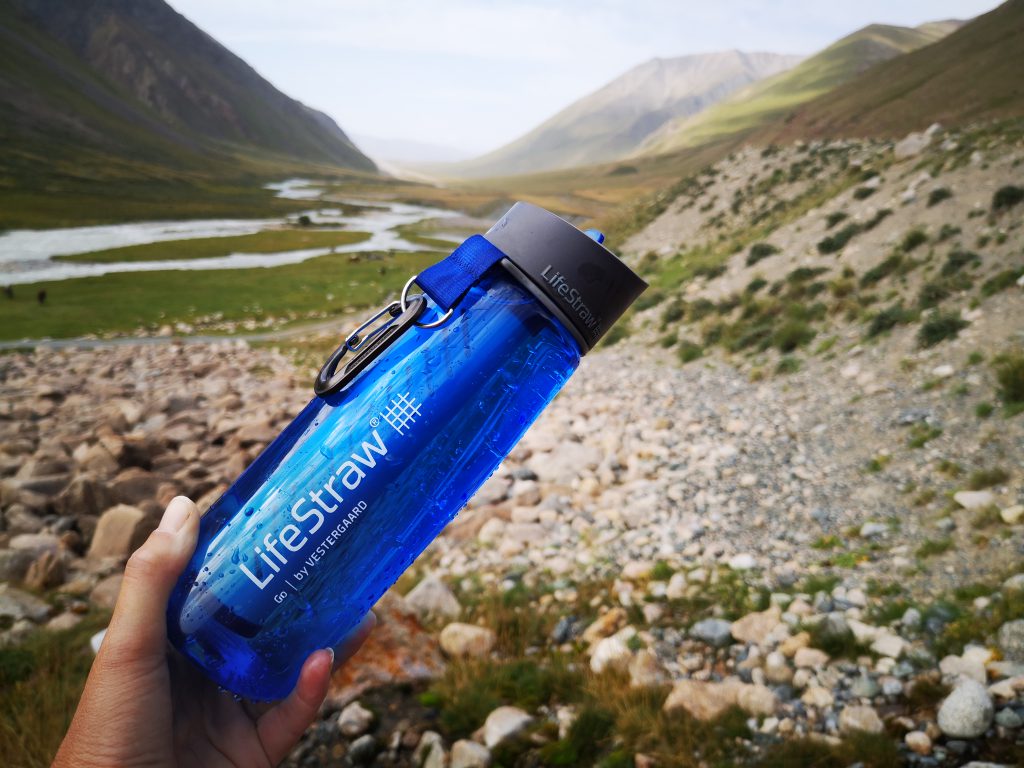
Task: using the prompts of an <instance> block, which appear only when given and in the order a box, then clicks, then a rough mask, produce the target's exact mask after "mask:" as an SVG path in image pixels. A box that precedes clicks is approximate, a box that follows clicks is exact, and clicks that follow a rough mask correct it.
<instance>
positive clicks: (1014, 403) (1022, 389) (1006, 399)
mask: <svg viewBox="0 0 1024 768" xmlns="http://www.w3.org/2000/svg"><path fill="white" fill-rule="evenodd" d="M993 368H994V369H995V374H996V381H997V382H998V383H999V397H1000V398H1001V399H1002V401H1003V403H1004V404H1005V405H1006V407H1007V409H1008V410H1009V411H1010V412H1011V413H1019V412H1020V411H1022V410H1024V352H1020V351H1017V352H1011V353H1009V354H1004V355H1000V356H999V357H997V358H996V359H995V360H994V361H993Z"/></svg>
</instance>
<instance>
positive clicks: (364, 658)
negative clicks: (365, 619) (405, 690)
mask: <svg viewBox="0 0 1024 768" xmlns="http://www.w3.org/2000/svg"><path fill="white" fill-rule="evenodd" d="M373 612H374V614H376V616H377V626H376V627H375V628H374V630H373V632H371V633H370V636H369V637H368V638H367V639H366V642H365V643H363V647H362V648H360V649H359V652H358V653H356V655H355V656H353V657H352V659H350V660H349V661H348V662H347V663H345V664H344V665H343V666H342V667H341V668H340V669H337V670H335V671H334V673H333V675H332V676H331V685H330V688H329V690H328V693H327V702H328V704H329V705H330V706H333V707H343V706H345V705H346V704H348V703H349V702H351V701H354V700H355V699H356V698H358V697H359V696H360V695H362V693H363V692H364V691H367V690H369V689H370V688H376V687H380V686H383V685H395V684H401V683H414V682H422V681H424V680H430V679H432V678H434V677H437V676H438V675H440V674H441V673H442V672H444V668H445V662H444V656H443V655H442V654H441V647H440V645H439V644H438V642H437V640H435V639H434V637H433V636H432V635H431V634H430V633H429V632H427V631H426V630H425V629H424V628H423V626H422V625H421V624H420V622H419V619H418V618H417V616H416V612H415V611H413V610H412V609H411V608H410V607H409V606H408V605H407V604H406V602H405V600H403V599H402V598H401V597H400V596H399V595H397V594H395V593H392V592H388V593H387V594H385V595H384V597H382V598H381V599H380V601H379V602H378V603H377V604H376V605H375V606H374V607H373Z"/></svg>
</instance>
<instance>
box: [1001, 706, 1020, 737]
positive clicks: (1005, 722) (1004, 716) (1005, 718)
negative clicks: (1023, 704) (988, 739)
mask: <svg viewBox="0 0 1024 768" xmlns="http://www.w3.org/2000/svg"><path fill="white" fill-rule="evenodd" d="M995 720H996V725H999V726H1002V727H1003V728H1009V729H1010V730H1011V731H1015V730H1017V729H1018V728H1020V727H1021V726H1022V725H1024V717H1021V716H1020V715H1018V714H1017V713H1016V712H1015V711H1013V710H1012V709H1010V708H1009V707H1006V708H1005V709H1001V710H999V711H998V712H996V718H995Z"/></svg>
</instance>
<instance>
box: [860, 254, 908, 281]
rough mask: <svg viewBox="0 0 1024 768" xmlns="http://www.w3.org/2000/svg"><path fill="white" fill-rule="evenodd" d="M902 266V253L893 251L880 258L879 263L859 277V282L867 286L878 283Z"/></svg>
mask: <svg viewBox="0 0 1024 768" xmlns="http://www.w3.org/2000/svg"><path fill="white" fill-rule="evenodd" d="M902 266H903V255H902V254H900V253H893V254H891V255H889V256H887V257H886V258H885V259H883V260H882V262H881V263H879V264H876V265H875V266H873V267H872V268H871V269H869V270H868V271H867V272H865V273H864V274H863V275H861V277H860V284H861V285H862V286H869V285H874V284H875V283H878V282H880V281H882V280H884V279H885V278H887V277H889V275H891V274H893V273H894V272H896V271H897V270H899V269H900V267H902Z"/></svg>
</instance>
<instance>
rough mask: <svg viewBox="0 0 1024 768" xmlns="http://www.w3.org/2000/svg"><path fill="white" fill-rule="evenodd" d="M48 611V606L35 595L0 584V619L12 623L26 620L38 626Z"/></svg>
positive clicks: (48, 613)
mask: <svg viewBox="0 0 1024 768" xmlns="http://www.w3.org/2000/svg"><path fill="white" fill-rule="evenodd" d="M50 611H51V608H50V606H49V605H48V604H47V603H45V602H43V601H42V600H40V599H39V598H38V597H36V596H35V595H30V594H29V593H28V592H23V591H22V590H20V589H15V588H14V587H12V586H10V585H9V584H0V618H6V619H8V620H9V621H10V622H12V623H14V622H18V621H21V620H22V619H28V620H29V621H33V622H36V623H37V624H38V623H39V622H41V621H43V620H44V619H46V617H47V616H49V615H50Z"/></svg>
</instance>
